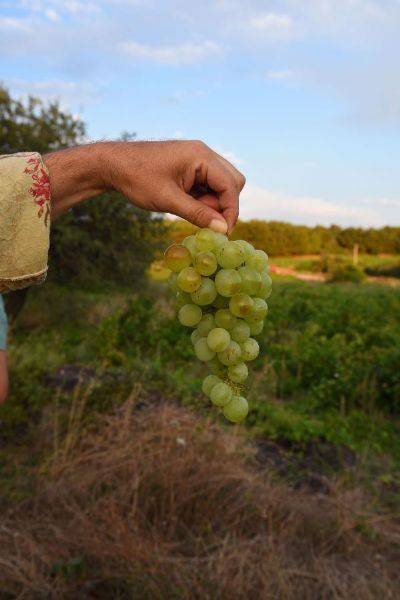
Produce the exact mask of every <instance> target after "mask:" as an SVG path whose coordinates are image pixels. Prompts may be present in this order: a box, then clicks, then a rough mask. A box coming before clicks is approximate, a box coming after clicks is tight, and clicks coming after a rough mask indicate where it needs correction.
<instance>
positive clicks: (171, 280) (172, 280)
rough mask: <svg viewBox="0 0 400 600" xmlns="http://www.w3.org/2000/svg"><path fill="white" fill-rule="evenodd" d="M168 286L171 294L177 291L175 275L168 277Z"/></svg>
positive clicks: (176, 277)
mask: <svg viewBox="0 0 400 600" xmlns="http://www.w3.org/2000/svg"><path fill="white" fill-rule="evenodd" d="M168 286H169V289H170V290H171V291H172V292H178V291H179V286H178V275H177V274H176V273H171V275H170V276H169V277H168Z"/></svg>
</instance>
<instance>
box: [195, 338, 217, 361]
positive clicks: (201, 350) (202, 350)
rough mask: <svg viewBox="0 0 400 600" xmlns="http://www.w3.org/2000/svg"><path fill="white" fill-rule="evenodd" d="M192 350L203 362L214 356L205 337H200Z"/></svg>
mask: <svg viewBox="0 0 400 600" xmlns="http://www.w3.org/2000/svg"><path fill="white" fill-rule="evenodd" d="M194 351H195V354H196V356H197V358H198V359H199V360H201V361H203V362H207V361H209V360H212V359H213V358H214V357H215V352H213V351H212V350H211V348H209V346H208V344H207V340H206V338H204V337H202V338H200V339H199V340H197V342H196V343H195V345H194Z"/></svg>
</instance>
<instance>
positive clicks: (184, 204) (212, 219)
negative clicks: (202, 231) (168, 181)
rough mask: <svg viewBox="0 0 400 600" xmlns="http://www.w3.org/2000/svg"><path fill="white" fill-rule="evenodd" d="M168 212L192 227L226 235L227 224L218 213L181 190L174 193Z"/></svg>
mask: <svg viewBox="0 0 400 600" xmlns="http://www.w3.org/2000/svg"><path fill="white" fill-rule="evenodd" d="M168 212H172V214H174V215H177V216H178V217H182V219H185V220H186V221H189V222H190V223H193V225H197V226H198V227H209V228H210V229H213V230H214V231H217V232H218V233H226V232H227V230H228V224H227V222H226V221H225V219H224V217H223V216H222V215H221V214H220V213H219V212H217V211H216V210H214V209H213V208H211V207H210V206H207V204H204V202H202V201H201V200H195V199H194V198H192V196H189V195H188V194H185V193H184V192H182V191H181V190H176V191H175V192H174V199H173V201H171V203H170V205H169V207H168Z"/></svg>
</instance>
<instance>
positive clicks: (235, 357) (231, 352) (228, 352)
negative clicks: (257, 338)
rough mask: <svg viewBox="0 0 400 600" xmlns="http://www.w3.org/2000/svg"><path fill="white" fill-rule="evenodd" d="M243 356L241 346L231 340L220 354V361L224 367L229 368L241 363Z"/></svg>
mask: <svg viewBox="0 0 400 600" xmlns="http://www.w3.org/2000/svg"><path fill="white" fill-rule="evenodd" d="M241 354H242V351H241V349H240V346H239V344H238V343H237V342H234V341H233V340H231V341H230V343H229V346H228V347H227V348H226V349H225V350H223V351H222V352H218V359H219V361H220V362H221V363H222V364H223V365H225V366H226V367H229V366H230V365H235V364H236V363H238V362H239V360H240V356H241Z"/></svg>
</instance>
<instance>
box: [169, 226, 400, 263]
mask: <svg viewBox="0 0 400 600" xmlns="http://www.w3.org/2000/svg"><path fill="white" fill-rule="evenodd" d="M168 230H169V237H170V238H171V239H172V240H173V241H180V240H182V239H183V238H184V237H185V236H187V235H190V234H191V233H193V231H195V228H194V227H193V226H192V225H190V224H189V223H186V222H185V221H180V220H179V221H172V222H170V223H169V227H168ZM232 239H244V240H247V241H249V242H251V243H252V244H254V246H256V248H259V249H261V250H265V251H266V252H267V253H268V254H269V255H270V256H291V255H294V254H303V255H304V254H321V253H341V252H348V251H351V250H352V249H353V247H354V244H358V245H359V250H360V252H365V253H368V254H379V253H385V254H398V253H400V227H382V228H381V229H362V228H355V227H348V228H342V227H339V226H338V225H331V226H330V227H322V226H321V225H317V226H315V227H307V226H306V225H292V224H291V223H283V222H281V221H259V220H256V219H254V220H251V221H238V223H237V225H236V227H235V229H234V231H233V234H232Z"/></svg>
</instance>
